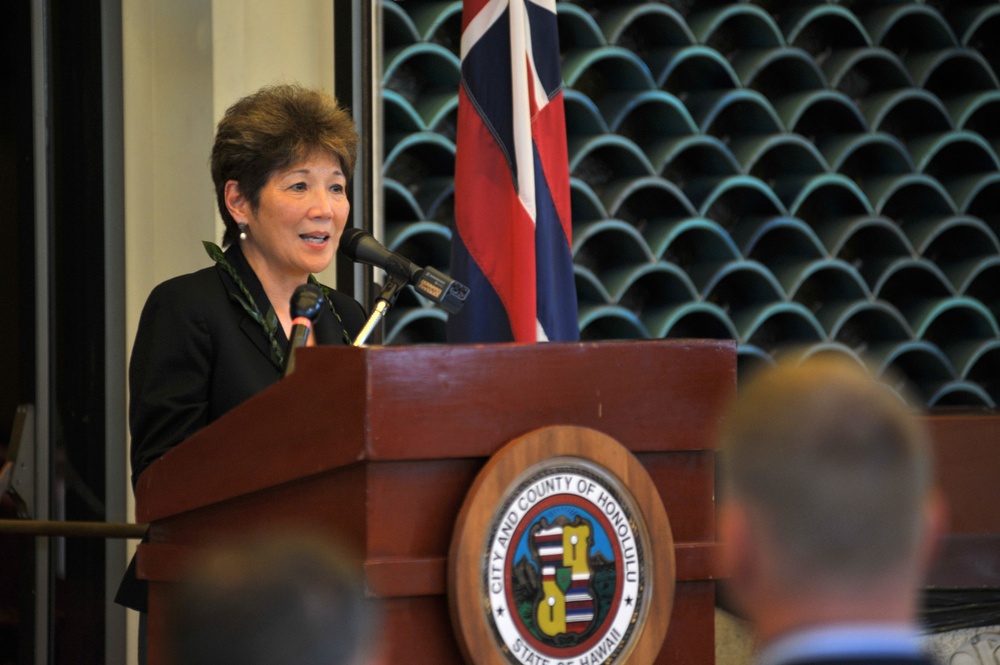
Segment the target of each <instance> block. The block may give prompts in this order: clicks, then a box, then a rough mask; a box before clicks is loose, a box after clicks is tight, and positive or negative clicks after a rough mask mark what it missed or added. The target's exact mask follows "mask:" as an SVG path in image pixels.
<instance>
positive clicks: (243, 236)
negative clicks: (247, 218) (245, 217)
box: [236, 222, 247, 240]
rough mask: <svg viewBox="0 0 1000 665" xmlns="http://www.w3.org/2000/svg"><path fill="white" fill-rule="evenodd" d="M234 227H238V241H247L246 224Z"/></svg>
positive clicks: (242, 223)
mask: <svg viewBox="0 0 1000 665" xmlns="http://www.w3.org/2000/svg"><path fill="white" fill-rule="evenodd" d="M236 226H238V227H239V229H240V240H246V239H247V223H246V222H240V223H239V224H237V225H236Z"/></svg>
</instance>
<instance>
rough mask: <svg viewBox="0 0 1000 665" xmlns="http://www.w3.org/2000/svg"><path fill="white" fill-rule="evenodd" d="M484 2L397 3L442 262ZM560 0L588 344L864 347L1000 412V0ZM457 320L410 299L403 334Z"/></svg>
mask: <svg viewBox="0 0 1000 665" xmlns="http://www.w3.org/2000/svg"><path fill="white" fill-rule="evenodd" d="M691 6H695V7H700V8H702V9H700V10H699V11H692V10H691V9H690V8H691ZM459 8H460V3H458V2H440V1H426V0H406V1H405V2H387V3H386V4H385V8H384V12H385V15H386V22H385V26H386V27H385V34H386V53H385V58H384V60H385V62H386V63H387V65H386V66H387V71H386V75H385V78H384V80H383V85H384V87H385V89H386V91H387V96H386V102H385V105H386V114H385V127H384V130H385V135H386V137H387V139H386V145H387V154H386V155H385V156H384V157H385V158H386V162H385V174H386V176H387V177H388V178H389V179H390V180H389V181H388V182H387V185H386V200H387V205H386V220H385V223H386V226H387V237H388V239H389V240H388V242H389V243H390V244H391V245H392V246H393V248H394V249H402V250H403V251H405V252H406V253H408V254H409V255H411V256H420V257H426V258H428V259H430V260H432V261H433V262H434V265H435V267H438V268H439V269H442V270H447V269H448V266H447V265H443V262H446V261H447V254H446V251H445V249H446V247H447V240H448V238H450V233H451V231H450V227H451V224H452V222H453V198H452V197H453V192H454V186H453V181H454V173H453V171H452V169H453V168H454V140H455V136H454V127H455V114H456V99H457V90H452V89H451V87H452V86H453V84H454V82H455V81H456V76H457V75H456V71H457V70H456V63H457V58H458V53H457V49H458V45H459V39H460V36H459V34H458V30H459V29H460V25H461V23H460V9H459ZM558 8H559V17H560V31H561V34H560V40H561V47H562V50H563V77H564V81H566V85H567V92H566V99H567V102H566V113H567V133H568V137H567V139H568V144H569V148H570V163H571V170H572V173H571V176H572V201H573V208H574V242H573V254H574V262H575V272H576V284H577V296H578V300H579V306H580V307H579V309H580V326H581V333H582V336H583V337H584V338H585V339H591V340H594V339H630V338H649V337H668V338H669V337H675V338H676V337H706V338H717V339H718V338H729V339H735V340H736V341H737V343H738V357H739V371H740V372H743V371H747V370H749V369H751V368H752V367H754V366H757V365H760V364H762V363H767V362H772V361H773V360H774V359H776V358H778V357H779V356H781V355H783V354H785V353H787V352H788V349H789V348H792V347H796V348H798V349H799V351H798V352H799V353H804V354H807V355H808V354H813V353H828V352H834V353H841V354H844V355H848V356H850V357H852V358H855V359H856V360H857V361H858V362H864V363H869V364H871V365H872V366H874V367H875V368H876V369H877V371H879V372H888V371H892V372H896V373H900V374H902V375H903V376H905V377H906V378H907V379H908V380H909V381H910V383H911V384H912V385H913V386H914V387H915V388H916V392H917V394H918V395H919V396H920V398H921V399H923V400H924V403H925V404H926V405H929V406H937V405H940V406H949V407H951V406H968V407H982V406H986V407H990V408H996V407H997V406H998V405H1000V325H998V321H1000V122H998V118H1000V83H998V81H1000V57H998V56H1000V51H998V49H997V47H996V46H995V45H996V44H997V43H1000V8H998V7H997V5H996V4H995V3H991V4H988V5H982V4H980V5H977V3H974V2H956V3H954V4H953V5H952V4H951V3H949V9H947V10H939V9H937V8H935V7H932V6H930V5H928V4H925V3H923V2H919V1H918V0H911V1H909V2H906V1H902V2H894V3H892V4H889V5H887V4H886V3H883V2H877V1H875V0H870V1H868V2H866V1H864V0H858V1H856V2H852V3H850V4H849V6H845V4H844V3H839V2H829V1H828V2H816V1H815V0H813V1H803V2H795V1H792V0H782V1H769V2H756V3H754V2H750V3H748V2H711V3H708V2H706V3H666V4H663V3H658V2H628V1H627V0H620V1H614V2H612V1H611V0H590V1H587V2H576V3H568V2H565V3H559V4H558ZM445 320H446V319H445V317H444V315H443V314H442V313H441V312H439V311H437V310H434V309H432V308H431V307H430V306H429V304H428V303H426V302H423V301H422V300H421V299H420V298H419V297H417V296H416V295H415V294H413V293H407V294H404V296H402V297H401V298H400V299H399V301H398V302H397V305H396V307H395V308H394V309H393V310H392V311H391V312H390V315H389V316H388V317H387V325H388V332H387V343H390V344H414V343H440V342H443V341H444V330H445Z"/></svg>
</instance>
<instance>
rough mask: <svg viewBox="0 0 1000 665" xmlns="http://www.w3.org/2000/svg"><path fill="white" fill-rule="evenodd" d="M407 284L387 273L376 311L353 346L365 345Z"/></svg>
mask: <svg viewBox="0 0 1000 665" xmlns="http://www.w3.org/2000/svg"><path fill="white" fill-rule="evenodd" d="M406 284H407V280H405V279H400V278H399V277H397V276H396V275H393V274H391V273H388V272H387V273H386V280H385V285H384V286H382V290H381V291H379V294H378V299H377V300H376V301H375V309H374V310H373V311H372V313H371V316H369V317H368V321H367V322H366V323H365V327H364V328H362V329H361V332H359V333H358V336H357V337H355V338H354V342H353V344H352V345H353V346H362V345H363V344H364V343H365V341H366V340H367V339H368V336H369V335H371V333H372V330H374V329H375V326H377V325H378V323H379V321H381V320H382V317H383V316H385V313H386V312H387V311H389V308H390V307H392V306H393V305H394V304H395V302H396V298H397V297H398V296H399V292H400V291H401V290H402V289H403V287H404V286H406Z"/></svg>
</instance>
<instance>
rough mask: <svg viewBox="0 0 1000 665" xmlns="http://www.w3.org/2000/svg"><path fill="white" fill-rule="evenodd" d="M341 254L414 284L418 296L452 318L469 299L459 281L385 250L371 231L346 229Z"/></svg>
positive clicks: (342, 237) (341, 242)
mask: <svg viewBox="0 0 1000 665" xmlns="http://www.w3.org/2000/svg"><path fill="white" fill-rule="evenodd" d="M340 250H341V251H342V252H343V253H344V254H345V255H346V256H347V258H349V259H350V260H352V261H354V262H356V263H366V264H368V265H370V266H375V267H376V268H381V269H382V270H384V271H386V272H387V273H389V274H390V275H392V276H394V277H396V278H398V279H401V280H404V281H405V282H406V283H408V284H411V285H412V286H413V288H414V289H415V290H416V292H417V293H419V294H420V295H422V296H424V297H425V298H427V299H429V300H431V301H433V302H435V303H437V304H438V305H440V306H441V308H442V309H444V310H445V311H446V312H448V313H450V314H455V313H456V312H458V311H459V310H460V309H462V305H464V304H465V299H466V298H467V297H468V295H469V287H467V286H466V285H465V284H462V283H461V282H459V281H456V280H454V279H452V278H451V277H449V276H448V275H446V274H444V273H443V272H441V271H440V270H438V269H436V268H432V267H430V266H427V267H426V268H421V267H420V266H418V265H415V264H414V263H413V262H411V261H410V260H409V259H407V258H406V257H405V256H402V255H400V254H397V253H396V252H393V251H390V250H388V249H386V248H385V247H383V246H382V244H381V243H380V242H379V241H378V240H376V239H375V237H374V236H373V235H372V234H370V233H368V232H367V231H362V230H361V229H358V228H348V229H344V232H343V233H342V234H341V235H340Z"/></svg>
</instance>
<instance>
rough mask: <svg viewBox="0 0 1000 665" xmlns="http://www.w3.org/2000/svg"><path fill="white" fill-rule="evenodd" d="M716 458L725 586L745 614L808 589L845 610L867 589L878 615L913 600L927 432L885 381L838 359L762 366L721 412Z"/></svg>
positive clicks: (924, 537)
mask: <svg viewBox="0 0 1000 665" xmlns="http://www.w3.org/2000/svg"><path fill="white" fill-rule="evenodd" d="M720 467H721V472H722V480H723V482H722V494H723V509H722V517H721V522H720V535H721V536H722V540H723V547H724V551H725V552H726V553H727V557H726V568H727V571H726V574H727V575H728V576H729V577H730V580H729V591H730V593H731V594H732V597H733V599H734V600H735V601H736V602H737V604H738V605H741V606H742V608H741V609H742V610H743V611H744V612H746V613H747V614H748V615H750V618H757V617H756V616H755V615H756V614H758V613H760V612H762V611H768V612H770V611H774V610H773V609H772V608H773V606H774V605H776V604H778V603H780V602H782V601H783V600H789V601H791V602H798V601H800V600H803V599H812V600H811V601H810V602H813V603H815V602H816V601H815V599H816V598H823V599H824V601H823V602H824V603H826V609H827V610H829V611H830V612H831V613H832V612H834V611H835V610H836V611H842V612H843V613H844V614H850V613H853V612H855V608H854V607H853V606H854V604H855V601H860V600H862V599H864V598H866V597H867V596H868V595H869V594H871V593H881V594H883V595H884V596H887V597H888V601H887V604H891V605H892V608H891V610H890V608H889V607H888V606H887V607H885V608H883V609H884V610H885V611H886V612H887V614H886V618H890V617H889V614H890V613H891V614H892V618H897V619H898V618H900V616H901V613H910V612H911V611H912V610H913V607H914V603H915V599H916V595H917V589H918V587H919V584H920V581H921V579H922V576H923V574H924V573H925V571H926V567H927V566H928V565H929V559H930V552H931V550H932V546H931V543H932V541H933V540H934V538H935V537H936V535H937V532H938V531H939V530H940V528H941V526H942V522H943V510H942V508H941V504H940V500H939V499H938V497H937V495H936V493H935V492H934V491H933V478H932V476H933V473H932V459H931V450H930V447H929V441H928V434H927V432H926V431H925V429H924V428H923V427H922V426H921V423H920V421H919V420H917V419H916V418H914V417H913V414H911V412H910V409H909V408H908V407H907V406H906V404H905V402H904V400H903V399H902V398H901V397H900V395H899V394H897V393H895V392H893V391H892V390H891V389H890V388H889V387H888V386H887V385H884V384H882V383H880V382H878V381H876V380H875V379H874V378H873V377H872V376H871V375H870V374H869V373H868V372H867V371H865V370H864V369H863V368H861V367H860V366H859V365H857V364H856V363H854V362H852V361H850V360H848V359H846V358H838V357H817V358H813V359H809V360H806V361H804V362H802V363H800V364H794V365H793V364H787V365H786V364H782V365H779V366H777V367H772V368H768V369H767V370H764V371H763V372H761V373H760V374H758V375H757V376H755V377H754V378H753V379H752V380H751V381H750V382H749V383H748V384H747V385H746V386H745V387H744V389H743V390H742V391H741V392H740V395H739V397H738V399H737V400H736V402H735V404H734V405H733V407H732V409H731V410H730V412H729V414H728V417H727V418H726V419H725V422H724V425H723V431H722V437H721V460H720ZM837 608H840V609H839V610H837ZM878 611H881V610H878ZM873 613H877V612H876V609H875V608H873ZM793 618H794V617H789V620H792V619H793ZM803 618H804V619H805V617H803ZM831 618H832V617H831ZM856 618H865V617H864V616H863V615H858V616H857V617H856ZM873 618H874V617H873Z"/></svg>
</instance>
